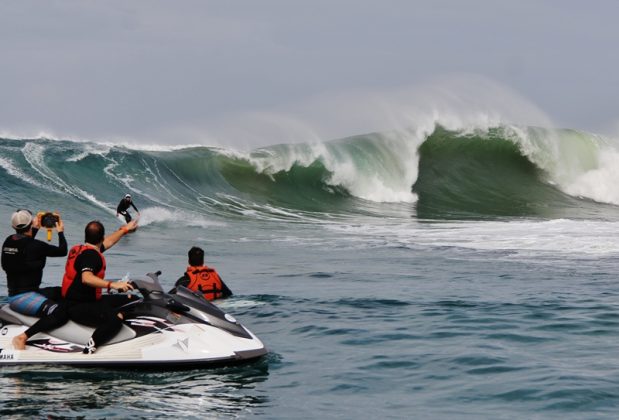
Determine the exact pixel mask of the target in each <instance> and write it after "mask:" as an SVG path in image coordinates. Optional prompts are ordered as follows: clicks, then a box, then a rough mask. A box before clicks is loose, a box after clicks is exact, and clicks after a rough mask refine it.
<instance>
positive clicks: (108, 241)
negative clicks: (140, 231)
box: [103, 220, 138, 249]
mask: <svg viewBox="0 0 619 420" xmlns="http://www.w3.org/2000/svg"><path fill="white" fill-rule="evenodd" d="M137 228H138V222H136V221H135V220H132V221H130V222H129V223H127V224H126V225H125V226H121V227H120V229H118V230H117V231H116V232H113V233H110V234H109V235H107V236H106V237H105V239H103V246H104V248H105V249H110V248H111V247H113V246H114V245H115V244H116V242H118V241H119V240H120V238H122V237H123V236H124V235H125V234H127V233H131V232H135V230H136V229H137Z"/></svg>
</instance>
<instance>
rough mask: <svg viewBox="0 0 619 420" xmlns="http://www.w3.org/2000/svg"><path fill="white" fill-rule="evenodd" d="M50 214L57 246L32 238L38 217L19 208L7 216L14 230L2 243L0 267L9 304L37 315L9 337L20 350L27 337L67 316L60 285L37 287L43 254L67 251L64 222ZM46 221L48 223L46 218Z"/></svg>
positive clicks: (23, 347) (57, 253) (22, 311)
mask: <svg viewBox="0 0 619 420" xmlns="http://www.w3.org/2000/svg"><path fill="white" fill-rule="evenodd" d="M46 214H51V213H46ZM54 216H55V218H54V220H53V222H55V226H54V227H55V228H56V230H57V232H58V246H54V245H51V244H48V243H45V242H43V241H39V240H37V239H35V238H34V237H35V236H36V234H37V232H38V231H39V228H40V227H41V219H40V218H39V217H33V216H32V213H31V212H30V211H28V210H23V209H20V210H17V211H16V212H14V213H13V215H12V216H11V226H12V227H13V229H15V233H14V234H12V235H9V236H8V237H7V238H6V240H5V241H4V244H3V245H2V269H3V270H4V271H5V272H6V279H7V286H8V292H9V299H8V300H9V304H10V308H11V309H13V310H14V311H16V312H19V313H21V314H24V315H30V316H37V317H40V320H39V321H37V322H36V323H35V324H34V325H32V326H31V327H30V328H28V329H27V330H26V331H25V332H24V333H22V334H20V335H18V336H16V337H14V338H13V347H14V348H15V349H17V350H24V349H25V348H26V342H27V341H28V338H30V337H32V336H33V335H34V334H36V333H38V332H42V331H49V330H53V329H55V328H58V327H60V326H62V325H64V324H65V323H66V322H67V320H68V315H67V312H66V310H65V308H64V305H63V304H62V303H61V294H60V287H44V288H41V287H40V285H41V280H42V279H43V268H44V267H45V263H46V261H47V257H64V256H65V255H67V240H66V239H65V236H64V224H63V222H62V219H60V217H59V216H58V215H57V214H56V215H54ZM46 224H48V225H49V224H50V221H49V220H48V221H46ZM46 227H48V228H51V227H52V226H46Z"/></svg>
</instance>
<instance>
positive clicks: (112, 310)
mask: <svg viewBox="0 0 619 420" xmlns="http://www.w3.org/2000/svg"><path fill="white" fill-rule="evenodd" d="M104 250H105V248H104V247H103V246H101V252H103V251H104ZM102 266H103V260H102V259H101V257H100V256H99V253H98V252H97V251H96V250H94V249H88V250H85V251H84V252H82V253H81V254H80V255H79V256H78V257H77V258H76V259H75V263H74V268H75V271H76V272H77V276H76V277H75V279H74V280H73V283H72V284H71V287H69V289H68V290H67V293H66V296H65V298H66V302H67V306H68V308H69V309H68V310H69V317H70V318H71V319H72V320H73V321H75V322H77V323H80V324H84V325H88V326H91V327H95V331H94V333H93V334H92V340H93V341H94V346H95V347H96V346H99V345H101V344H104V343H105V342H107V341H109V340H110V339H112V338H113V337H114V336H115V335H116V334H117V333H118V331H120V329H121V328H122V320H121V319H120V318H118V316H117V314H118V312H119V311H118V307H119V306H122V305H124V304H126V303H128V302H129V301H130V298H129V297H128V296H127V295H121V294H117V295H103V296H101V298H100V299H98V300H97V298H96V288H95V287H92V286H89V285H87V284H84V283H82V273H84V272H86V271H90V272H92V273H93V274H96V273H98V272H99V271H101V268H102Z"/></svg>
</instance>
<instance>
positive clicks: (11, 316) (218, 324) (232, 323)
mask: <svg viewBox="0 0 619 420" xmlns="http://www.w3.org/2000/svg"><path fill="white" fill-rule="evenodd" d="M160 274H161V272H157V273H149V274H146V275H145V276H144V277H136V278H132V279H131V280H130V281H131V284H132V285H133V287H134V288H135V290H136V291H137V293H135V301H132V302H130V303H129V304H127V305H125V306H123V307H122V308H121V310H122V312H123V313H124V314H125V318H124V325H123V327H122V329H121V331H120V332H119V333H118V334H117V335H116V336H115V337H114V338H113V339H112V340H111V341H109V342H107V343H106V344H104V345H101V346H99V347H98V348H97V351H96V352H95V353H93V354H83V353H82V350H83V349H84V347H85V345H86V343H87V342H88V339H89V338H90V336H91V335H92V332H93V330H94V329H93V328H90V327H87V326H85V325H81V324H77V323H75V322H73V321H69V322H68V323H67V324H65V325H63V326H62V327H60V328H57V329H55V330H52V331H49V332H48V333H39V334H36V335H34V336H32V337H30V339H29V340H28V342H27V345H26V349H25V350H15V349H13V346H12V344H11V340H12V338H13V337H14V336H16V335H18V334H21V333H22V332H24V331H25V330H26V329H27V328H28V326H30V325H32V324H34V323H35V322H36V321H37V320H38V318H36V317H31V316H27V315H22V314H19V313H17V312H15V311H12V310H11V309H10V308H9V305H8V304H6V305H3V306H2V307H0V365H23V364H29V365H32V364H55V365H77V366H105V367H121V368H123V367H124V368H158V367H165V368H180V367H199V366H205V365H227V364H234V363H239V362H247V361H251V360H255V359H258V358H260V357H261V356H263V355H265V354H266V353H267V349H266V348H265V346H264V344H263V343H262V342H261V341H260V340H259V339H258V338H257V337H256V336H255V335H254V334H253V333H252V332H251V331H249V330H248V329H247V328H245V327H244V326H243V325H241V324H240V323H239V322H238V321H237V320H236V319H235V318H234V317H233V316H231V315H230V314H227V313H225V312H224V311H222V310H221V309H220V308H219V307H218V306H216V305H214V304H213V303H211V302H209V301H208V300H206V299H204V297H203V296H202V295H201V294H200V293H195V292H193V291H191V290H189V289H187V288H186V287H183V286H180V287H178V288H177V289H176V292H175V293H165V292H164V291H163V288H162V287H161V284H160V283H159V275H160ZM134 292H135V291H134Z"/></svg>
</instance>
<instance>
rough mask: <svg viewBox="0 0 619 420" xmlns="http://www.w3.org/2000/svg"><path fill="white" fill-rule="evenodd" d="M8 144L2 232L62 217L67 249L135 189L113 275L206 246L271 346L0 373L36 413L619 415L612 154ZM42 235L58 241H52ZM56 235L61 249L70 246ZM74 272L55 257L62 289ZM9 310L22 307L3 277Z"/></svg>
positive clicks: (51, 263) (571, 141)
mask: <svg viewBox="0 0 619 420" xmlns="http://www.w3.org/2000/svg"><path fill="white" fill-rule="evenodd" d="M154 149H155V148H150V149H148V148H136V147H128V146H118V145H109V144H96V143H91V142H87V141H84V142H74V141H62V140H50V139H2V140H0V182H1V183H0V220H5V224H4V226H5V229H4V231H5V235H8V234H9V233H10V224H9V219H10V214H11V212H12V211H14V210H15V209H16V208H20V207H25V208H30V209H31V210H33V211H37V210H58V211H60V213H61V214H62V216H63V219H64V220H65V224H66V233H67V237H68V241H69V243H70V244H74V243H78V242H79V241H81V240H82V235H83V227H84V225H85V223H86V222H88V221H89V220H91V219H95V218H97V219H99V220H101V221H102V222H103V223H104V224H105V225H106V227H107V228H108V229H115V228H117V227H118V226H119V224H120V222H119V221H118V220H117V219H116V218H115V217H114V216H115V206H116V204H117V202H118V200H120V198H121V197H122V195H123V194H124V193H126V192H130V193H131V194H132V195H133V196H134V200H135V202H136V205H137V206H138V207H139V208H140V210H141V214H142V215H141V218H140V228H139V230H138V231H137V232H136V233H135V234H133V235H130V236H127V237H125V238H123V240H122V241H121V242H120V243H119V244H118V245H117V246H115V247H114V248H112V249H111V250H110V251H109V252H108V253H107V258H108V275H109V276H110V277H112V278H113V277H122V276H123V275H124V274H125V273H127V272H130V273H134V274H144V273H146V272H149V271H155V270H161V271H163V275H162V277H161V278H162V280H163V283H164V285H166V286H170V287H171V286H172V285H173V283H174V282H175V280H176V279H177V278H178V277H179V276H180V275H181V274H182V272H183V270H184V268H185V265H186V252H187V250H188V249H189V248H190V247H191V246H193V245H200V246H202V247H204V249H205V250H206V254H207V263H210V264H211V265H213V266H214V267H216V268H217V269H218V271H219V272H220V273H221V275H222V277H223V278H224V280H225V281H226V283H227V284H228V285H229V286H230V288H231V289H232V290H233V291H234V292H235V295H234V296H233V297H232V298H230V299H228V300H225V301H222V302H221V303H220V305H221V306H222V307H223V308H224V309H225V310H226V311H228V312H230V313H231V314H233V315H234V316H235V317H236V318H237V319H239V320H240V321H241V322H242V323H243V324H244V325H245V326H247V327H248V328H249V329H250V330H251V331H252V332H254V333H255V334H256V335H257V336H259V337H260V338H261V339H262V340H263V341H264V343H265V344H266V345H267V347H268V348H269V354H268V356H266V357H265V358H263V359H261V360H259V361H257V362H255V363H251V364H248V365H243V366H234V367H224V368H216V369H200V370H186V371H172V370H170V371H159V372H139V371H119V370H99V369H78V368H72V367H66V368H65V367H49V366H22V367H0V384H1V389H2V393H0V414H2V415H3V416H4V417H8V416H13V417H17V418H19V417H23V418H32V417H34V418H41V417H49V418H65V417H85V418H127V417H132V418H155V417H171V416H176V417H181V418H249V417H262V418H281V419H291V418H299V419H305V418H429V417H432V418H557V417H561V418H578V419H581V418H615V417H616V412H617V408H618V407H619V362H618V358H617V356H616V355H617V349H618V347H619V285H618V284H617V281H616V273H617V272H618V271H619V263H618V262H617V256H618V255H619V235H617V231H618V230H619V209H618V208H617V205H619V187H618V185H619V173H618V171H617V169H616V168H618V167H619V166H618V165H617V163H619V160H618V159H617V156H619V154H617V150H618V149H617V146H616V145H615V144H614V143H613V141H612V140H611V139H605V138H601V137H599V136H595V135H592V134H588V133H582V132H578V131H574V130H550V129H542V128H538V127H515V126H514V127H512V126H501V127H495V128H491V129H487V128H485V129H482V128H474V127H473V128H470V127H469V128H467V129H458V130H451V129H450V130H448V129H446V128H443V127H438V126H437V127H436V128H435V129H434V130H433V131H431V132H429V133H421V134H420V133H418V132H415V131H411V132H402V131H400V132H391V133H374V134H368V135H363V136H356V137H350V138H346V139H340V140H334V141H330V142H324V143H320V144H289V145H274V146H270V147H265V148H261V149H256V150H253V151H250V152H239V151H234V150H231V149H213V148H205V147H186V148H182V147H180V148H166V147H163V146H162V147H159V148H156V149H157V150H154ZM41 236H43V235H41ZM53 240H54V241H55V240H56V238H55V237H54V239H53ZM63 266H64V259H62V258H56V259H49V260H48V263H47V268H46V271H45V280H44V284H45V285H58V284H59V283H60V279H61V276H62V270H63ZM0 277H2V281H1V282H0V283H1V286H0V296H1V297H0V300H4V299H5V298H6V281H5V277H4V275H2V276H0Z"/></svg>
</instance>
